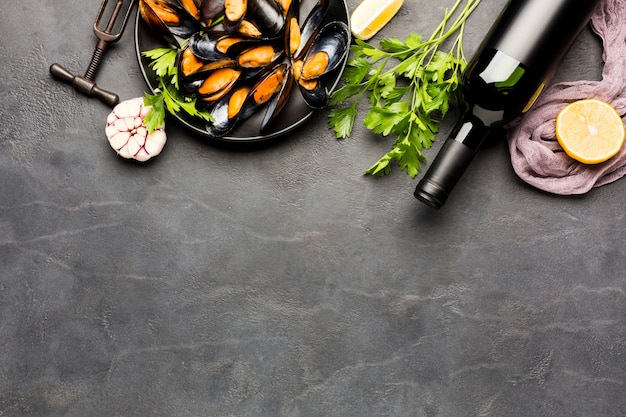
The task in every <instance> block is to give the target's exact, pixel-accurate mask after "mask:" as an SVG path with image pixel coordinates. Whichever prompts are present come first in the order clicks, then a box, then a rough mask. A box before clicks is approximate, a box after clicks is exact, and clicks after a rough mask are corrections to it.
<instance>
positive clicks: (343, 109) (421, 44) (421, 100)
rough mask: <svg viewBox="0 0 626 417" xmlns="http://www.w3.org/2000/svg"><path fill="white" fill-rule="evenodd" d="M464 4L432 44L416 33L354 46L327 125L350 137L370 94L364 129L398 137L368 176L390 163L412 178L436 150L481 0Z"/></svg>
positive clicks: (381, 171) (449, 13)
mask: <svg viewBox="0 0 626 417" xmlns="http://www.w3.org/2000/svg"><path fill="white" fill-rule="evenodd" d="M462 3H463V0H456V3H455V4H454V6H453V7H452V8H451V9H449V10H446V12H445V14H444V17H443V20H442V21H441V23H440V25H439V26H438V27H437V29H435V31H434V32H433V34H432V35H431V37H430V38H429V39H428V40H425V41H424V40H423V39H422V37H421V36H420V35H418V34H416V33H413V34H411V35H409V37H408V38H407V39H406V40H405V41H404V42H402V41H401V40H399V39H395V38H387V39H384V40H382V41H381V42H380V47H379V48H376V47H374V46H372V45H370V44H368V43H366V42H363V41H361V40H358V39H357V40H356V41H355V42H356V43H355V44H353V45H352V47H351V49H350V51H351V54H352V57H351V59H350V61H349V62H348V65H347V67H346V69H345V71H344V74H343V76H342V80H343V82H344V83H345V84H344V85H343V86H342V87H341V88H339V89H338V90H336V91H335V92H334V93H333V94H332V96H331V101H330V104H331V105H333V106H337V107H334V108H333V109H332V110H331V112H330V114H329V126H330V127H331V128H332V129H333V130H334V131H335V133H336V135H337V138H346V137H348V136H350V134H351V133H352V128H353V126H354V121H355V118H356V115H357V104H358V102H359V101H360V99H361V98H362V97H363V96H364V95H365V94H367V97H368V100H369V104H370V106H369V109H368V111H367V114H366V116H365V118H364V124H365V127H366V128H367V129H369V130H371V131H372V132H374V133H377V134H381V135H383V136H389V135H393V136H395V137H396V140H395V142H394V144H393V148H392V150H391V151H389V152H388V153H387V154H385V155H384V156H383V157H381V158H380V159H379V160H378V161H377V162H376V163H375V164H374V165H372V166H371V167H370V168H369V169H367V170H366V171H365V172H366V173H367V174H372V175H381V176H382V175H385V174H388V173H389V172H390V171H391V167H392V165H391V162H392V161H397V163H398V165H399V166H400V168H401V169H402V170H406V172H407V174H409V175H410V176H411V177H412V178H414V177H415V176H416V175H417V174H418V173H419V172H420V170H421V163H422V162H426V158H425V156H424V154H423V152H422V150H423V149H428V148H430V146H431V145H432V142H433V140H434V139H435V135H436V133H437V132H438V131H439V124H440V121H441V119H442V118H443V116H445V114H446V113H447V112H448V109H449V101H450V99H451V98H452V96H453V94H454V93H455V91H456V90H457V87H458V86H459V76H460V74H461V72H462V71H463V69H464V68H465V66H466V65H467V61H466V59H465V56H464V54H463V31H464V27H465V22H466V20H467V18H468V17H469V16H470V15H471V14H472V12H473V11H474V10H475V9H476V7H477V6H478V4H479V3H480V0H466V1H465V3H466V4H465V6H464V7H463V8H461V5H462ZM459 9H460V12H459V13H457V12H458V11H459ZM455 15H457V17H456V18H454V16H455ZM454 35H456V37H455V38H454V41H453V43H452V46H451V47H450V49H449V51H448V52H443V51H441V50H440V48H441V46H442V44H443V43H444V42H445V41H447V40H448V39H450V38H452V37H453V36H454ZM346 101H347V103H348V104H346Z"/></svg>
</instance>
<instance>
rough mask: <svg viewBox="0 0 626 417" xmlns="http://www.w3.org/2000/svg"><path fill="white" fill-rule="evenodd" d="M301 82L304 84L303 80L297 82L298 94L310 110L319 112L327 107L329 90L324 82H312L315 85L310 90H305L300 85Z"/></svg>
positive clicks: (322, 80) (321, 80) (320, 80)
mask: <svg viewBox="0 0 626 417" xmlns="http://www.w3.org/2000/svg"><path fill="white" fill-rule="evenodd" d="M302 82H306V81H305V80H298V82H297V83H298V88H299V89H300V94H301V95H302V98H303V99H304V102H305V103H306V105H307V106H309V107H310V108H311V109H314V110H319V109H323V108H325V107H326V106H327V105H328V101H329V100H330V93H331V91H330V88H329V87H328V85H327V83H326V80H324V79H321V78H320V79H318V80H314V81H312V83H315V87H314V88H312V89H309V88H305V87H304V86H303V85H302Z"/></svg>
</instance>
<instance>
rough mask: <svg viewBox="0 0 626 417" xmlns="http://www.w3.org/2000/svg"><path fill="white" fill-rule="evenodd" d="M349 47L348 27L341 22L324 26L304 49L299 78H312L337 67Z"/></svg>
mask: <svg viewBox="0 0 626 417" xmlns="http://www.w3.org/2000/svg"><path fill="white" fill-rule="evenodd" d="M349 49H350V29H349V28H348V25H346V24H345V23H343V22H330V23H328V24H326V26H324V27H323V28H322V29H321V30H320V31H319V33H318V34H317V36H316V37H315V39H314V40H313V43H312V44H311V46H310V47H309V48H308V50H307V51H306V55H305V57H304V59H303V66H302V71H301V73H300V78H302V79H304V80H314V79H317V78H320V77H323V76H325V75H326V74H329V73H331V72H332V71H334V70H335V69H337V68H338V67H339V66H340V65H341V64H342V63H343V61H344V60H345V58H346V56H347V54H348V52H349Z"/></svg>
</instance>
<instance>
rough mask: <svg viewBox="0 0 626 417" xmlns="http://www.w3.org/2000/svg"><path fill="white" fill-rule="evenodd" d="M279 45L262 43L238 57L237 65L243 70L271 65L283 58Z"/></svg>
mask: <svg viewBox="0 0 626 417" xmlns="http://www.w3.org/2000/svg"><path fill="white" fill-rule="evenodd" d="M283 53H284V52H283V49H282V48H281V47H280V46H279V45H275V44H274V45H273V44H270V43H260V44H258V45H255V46H252V47H250V48H248V49H246V50H244V51H242V52H241V53H240V54H239V55H238V56H237V65H239V66H240V67H242V68H260V67H266V66H268V65H271V64H272V63H274V62H276V61H277V60H278V59H280V58H281V57H282V56H283Z"/></svg>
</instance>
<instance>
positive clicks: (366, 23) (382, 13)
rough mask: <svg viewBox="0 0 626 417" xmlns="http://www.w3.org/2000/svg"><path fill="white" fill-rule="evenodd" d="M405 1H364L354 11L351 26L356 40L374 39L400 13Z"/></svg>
mask: <svg viewBox="0 0 626 417" xmlns="http://www.w3.org/2000/svg"><path fill="white" fill-rule="evenodd" d="M402 3H404V0H364V1H363V2H362V3H361V4H359V5H358V6H357V8H356V9H354V12H352V16H351V17H350V26H351V27H352V34H353V35H354V37H355V38H357V39H361V40H363V41H366V40H368V39H370V38H372V37H373V36H374V35H375V34H376V33H378V31H379V30H381V29H382V28H383V27H384V26H385V25H386V24H387V23H389V21H390V20H391V19H392V18H393V17H394V16H395V15H396V13H398V10H400V7H401V6H402Z"/></svg>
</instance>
